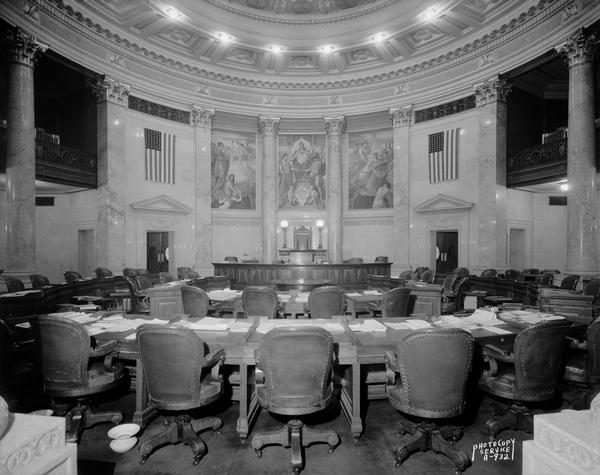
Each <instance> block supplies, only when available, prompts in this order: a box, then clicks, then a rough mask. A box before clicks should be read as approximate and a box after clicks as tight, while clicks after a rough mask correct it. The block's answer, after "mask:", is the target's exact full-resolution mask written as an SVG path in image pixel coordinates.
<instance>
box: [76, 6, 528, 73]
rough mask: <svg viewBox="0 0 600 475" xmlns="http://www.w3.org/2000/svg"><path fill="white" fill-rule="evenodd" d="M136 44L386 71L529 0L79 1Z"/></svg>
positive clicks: (180, 52)
mask: <svg viewBox="0 0 600 475" xmlns="http://www.w3.org/2000/svg"><path fill="white" fill-rule="evenodd" d="M69 3H70V5H71V7H72V8H73V10H74V11H76V12H78V13H80V14H81V15H83V16H84V17H85V18H86V19H89V20H91V21H92V22H94V23H96V24H97V25H99V26H102V27H104V28H106V29H107V30H108V31H109V32H110V33H111V34H112V35H116V37H118V38H119V39H122V40H123V41H127V42H129V43H130V44H132V45H134V46H135V47H139V48H144V49H147V50H148V51H151V52H152V53H156V54H159V55H163V56H165V57H167V58H172V59H173V60H174V61H178V62H181V63H183V64H188V65H190V66H191V67H201V68H204V69H207V70H211V71H216V72H220V73H229V74H235V75H236V76H238V77H240V76H243V75H245V76H246V77H252V78H264V79H266V80H269V79H270V78H273V77H275V76H277V78H279V79H284V80H285V79H288V80H293V81H296V80H301V81H311V80H322V78H323V76H327V77H328V78H330V79H332V80H333V79H335V78H337V77H342V76H343V77H345V78H346V77H349V76H350V77H359V76H360V75H362V74H364V73H365V72H366V71H368V74H370V75H373V74H378V73H384V72H387V71H390V70H395V69H398V68H400V67H406V66H410V65H414V64H417V63H419V62H421V61H427V60H431V58H435V57H436V56H438V55H440V54H446V53H449V52H452V51H455V50H457V49H459V48H463V49H464V48H465V47H467V46H468V45H469V44H473V43H477V42H481V41H482V38H484V39H485V38H486V37H487V38H489V37H490V36H491V35H493V34H494V32H497V31H498V29H499V28H506V25H507V24H508V23H509V22H511V21H513V22H515V21H516V22H518V20H517V19H518V17H519V15H523V14H525V15H526V14H527V10H528V9H531V8H535V6H536V5H538V2H532V1H530V0H529V1H528V0H511V1H503V0H446V1H442V0H438V1H434V0H201V1H199V0H172V1H169V0H165V1H158V0H147V1H144V2H141V1H133V0H79V1H72V2H69Z"/></svg>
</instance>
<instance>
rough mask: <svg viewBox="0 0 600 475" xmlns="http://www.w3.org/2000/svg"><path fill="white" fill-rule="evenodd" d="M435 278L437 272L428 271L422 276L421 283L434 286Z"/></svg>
mask: <svg viewBox="0 0 600 475" xmlns="http://www.w3.org/2000/svg"><path fill="white" fill-rule="evenodd" d="M434 278H435V272H434V271H433V270H431V269H427V270H426V271H425V272H423V274H421V279H420V280H421V282H425V283H426V284H432V283H433V279H434Z"/></svg>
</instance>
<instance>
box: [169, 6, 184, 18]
mask: <svg viewBox="0 0 600 475" xmlns="http://www.w3.org/2000/svg"><path fill="white" fill-rule="evenodd" d="M165 14H166V15H167V16H168V17H169V18H171V19H173V20H180V19H181V18H183V13H181V12H180V11H179V10H177V8H175V7H167V8H165Z"/></svg>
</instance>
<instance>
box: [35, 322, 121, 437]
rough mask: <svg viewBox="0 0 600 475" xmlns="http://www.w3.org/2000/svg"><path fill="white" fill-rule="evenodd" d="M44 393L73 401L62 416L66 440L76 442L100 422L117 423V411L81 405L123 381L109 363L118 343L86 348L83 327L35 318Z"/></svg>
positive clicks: (116, 366)
mask: <svg viewBox="0 0 600 475" xmlns="http://www.w3.org/2000/svg"><path fill="white" fill-rule="evenodd" d="M38 321H39V327H40V342H41V354H42V375H43V378H44V391H45V393H46V394H47V395H48V396H50V397H51V398H59V399H63V398H64V399H76V401H77V405H76V406H75V407H73V408H71V409H69V411H68V412H67V414H66V416H65V417H66V426H67V440H68V441H69V442H79V437H80V435H81V432H82V431H83V429H85V428H88V427H91V426H93V425H95V424H97V423H100V422H113V423H114V424H118V423H119V422H121V420H122V419H123V414H122V413H121V412H120V411H108V412H94V411H92V410H91V409H90V407H89V406H88V405H86V404H84V402H85V401H86V400H87V399H89V398H90V397H91V396H94V395H98V394H100V393H103V392H105V391H108V390H110V389H113V388H115V387H116V386H118V385H120V384H123V383H125V382H126V380H127V378H126V377H125V376H126V374H125V371H124V369H123V365H122V364H121V363H116V362H113V360H114V358H116V356H117V352H118V343H117V342H116V341H108V342H106V343H104V344H102V345H100V346H96V347H91V346H90V336H89V334H88V331H87V330H86V328H85V327H84V326H83V325H82V324H81V323H78V322H75V321H73V320H70V319H67V318H60V317H52V316H50V315H41V316H40V317H39V318H38Z"/></svg>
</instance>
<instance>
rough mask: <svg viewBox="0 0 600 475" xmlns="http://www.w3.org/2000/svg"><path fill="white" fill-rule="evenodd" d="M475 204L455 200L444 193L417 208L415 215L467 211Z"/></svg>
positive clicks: (458, 199)
mask: <svg viewBox="0 0 600 475" xmlns="http://www.w3.org/2000/svg"><path fill="white" fill-rule="evenodd" d="M474 205H475V203H472V202H470V201H465V200H461V199H460V198H454V197H452V196H449V195H445V194H443V193H439V194H437V195H435V196H434V197H433V198H430V199H428V200H427V201H424V202H423V203H421V204H420V205H417V206H415V213H421V214H422V213H441V212H447V211H465V210H469V209H471V208H472V207H473V206H474Z"/></svg>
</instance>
